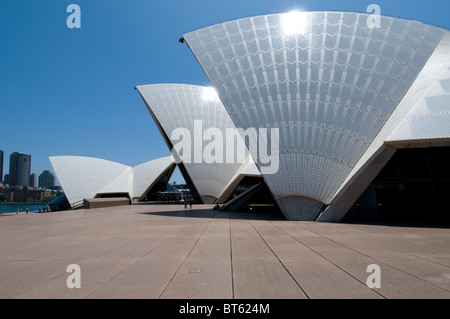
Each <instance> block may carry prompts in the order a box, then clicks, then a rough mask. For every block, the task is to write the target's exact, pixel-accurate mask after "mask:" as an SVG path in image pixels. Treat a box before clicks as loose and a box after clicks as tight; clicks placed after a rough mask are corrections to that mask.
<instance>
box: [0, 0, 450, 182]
mask: <svg viewBox="0 0 450 319" xmlns="http://www.w3.org/2000/svg"><path fill="white" fill-rule="evenodd" d="M72 3H74V4H77V5H79V6H80V8H81V28H80V29H69V28H68V27H67V25H66V20H67V17H68V16H69V15H70V13H67V12H66V9H67V7H68V5H69V4H72ZM371 3H374V4H378V5H379V6H380V7H381V13H382V14H383V15H389V16H399V17H403V18H408V19H414V20H419V21H423V22H427V23H431V24H434V25H438V26H441V27H444V28H447V29H450V21H449V20H448V12H449V9H450V2H449V1H448V0H429V1H414V0H409V1H407V0H395V1H394V0H389V1H376V0H372V1H361V0H339V1H336V0H304V1H294V0H277V1H274V0H270V1H268V0H251V1H250V0H227V1H216V0H128V1H123V0H69V1H64V0H40V1H37V0H1V2H0V125H1V135H0V136H1V138H0V149H1V150H3V151H4V152H5V163H4V167H3V170H4V173H8V171H9V155H10V154H11V153H12V152H15V151H17V152H23V153H27V154H31V155H32V167H31V169H32V172H34V173H37V174H38V175H39V174H40V173H41V172H42V171H43V170H45V169H52V167H51V164H50V161H49V160H48V157H49V156H57V155H80V156H91V157H98V158H103V159H108V160H112V161H116V162H119V163H123V164H126V165H130V166H135V165H138V164H140V163H143V162H146V161H149V160H152V159H156V158H159V157H163V156H168V155H169V154H170V153H169V150H168V149H167V147H166V145H165V143H164V141H163V139H162V137H161V135H160V133H159V131H158V129H157V128H156V125H155V124H154V122H153V120H152V118H151V116H150V114H149V113H148V111H147V108H146V107H145V104H144V102H143V101H142V99H141V98H140V96H139V94H138V92H137V91H136V90H134V87H135V86H136V85H142V84H152V83H186V84H196V85H210V84H209V81H208V79H207V78H206V76H205V75H204V73H203V71H202V69H201V68H200V66H199V64H198V62H197V61H196V60H195V58H194V56H193V54H192V53H191V51H190V50H189V48H188V47H187V46H186V44H180V43H179V42H178V39H179V38H180V37H181V35H182V34H183V33H186V32H189V31H192V30H195V29H198V28H201V27H205V26H208V25H212V24H216V23H220V22H225V21H228V20H233V19H237V18H243V17H247V16H254V15H260V14H269V13H279V12H287V11H291V10H305V11H316V10H320V11H326V10H333V11H358V12H365V11H366V8H367V6H368V5H369V4H371ZM172 181H176V182H182V181H183V179H182V177H181V174H180V173H179V172H178V171H176V172H175V174H174V176H173V177H172Z"/></svg>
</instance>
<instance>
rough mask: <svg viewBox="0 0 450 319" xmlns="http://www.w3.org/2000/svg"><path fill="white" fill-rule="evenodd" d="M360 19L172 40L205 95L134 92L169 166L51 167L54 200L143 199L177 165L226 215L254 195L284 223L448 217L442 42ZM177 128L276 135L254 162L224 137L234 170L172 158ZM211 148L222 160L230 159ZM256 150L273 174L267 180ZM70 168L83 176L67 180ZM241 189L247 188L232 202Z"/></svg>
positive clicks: (274, 22) (330, 15) (275, 21)
mask: <svg viewBox="0 0 450 319" xmlns="http://www.w3.org/2000/svg"><path fill="white" fill-rule="evenodd" d="M372 18H373V17H371V16H370V15H369V14H362V13H349V12H292V13H283V14H271V15H264V16H255V17H249V18H243V19H238V20H234V21H229V22H225V23H220V24H217V25H213V26H209V27H205V28H202V29H199V30H195V31H192V32H189V33H186V34H184V35H183V37H182V38H181V39H180V41H181V42H183V43H186V44H187V46H188V47H189V49H190V50H191V51H192V53H193V54H194V56H195V57H196V59H197V61H198V63H199V65H200V67H201V68H202V69H203V71H204V72H205V74H206V75H207V77H208V79H209V81H210V82H211V84H212V87H213V88H211V87H209V88H207V87H200V86H195V85H189V84H149V85H139V86H137V87H136V89H137V90H138V92H139V94H140V95H141V97H142V99H143V101H144V103H145V105H146V106H147V108H148V110H149V113H150V116H151V117H152V118H153V120H154V121H155V123H156V125H157V127H158V129H159V130H160V132H161V135H162V138H163V139H164V141H165V142H166V144H167V146H168V150H169V152H172V156H171V157H170V156H169V157H168V158H165V159H160V160H156V161H151V162H149V163H147V164H143V165H141V166H137V167H134V168H131V167H127V166H123V165H121V164H117V163H108V165H103V164H102V163H100V162H97V161H100V160H96V159H80V158H77V157H55V158H52V159H51V161H52V165H53V167H54V169H55V172H56V174H57V176H58V179H59V180H60V182H61V186H62V187H63V189H64V191H65V193H66V196H67V198H68V199H69V201H70V202H71V203H73V202H74V201H80V200H81V199H82V198H84V197H86V196H91V197H93V196H98V194H106V193H108V192H111V193H117V192H122V193H127V194H129V196H130V197H133V198H138V199H142V196H144V194H146V193H147V192H148V190H149V189H150V188H151V187H153V185H154V183H155V182H156V181H158V180H161V177H162V176H166V177H170V174H171V172H172V171H173V167H174V165H178V167H179V168H180V171H181V173H182V174H183V176H184V178H185V180H186V182H187V184H188V185H189V188H190V190H191V193H192V194H193V195H194V196H195V198H196V199H197V200H198V202H202V203H224V204H225V205H226V206H227V205H228V203H229V202H231V204H229V207H230V208H231V207H234V208H236V209H237V208H239V207H238V206H239V205H241V206H240V207H244V206H245V205H244V204H242V203H241V204H239V205H237V204H235V205H234V206H233V203H237V202H239V198H240V197H242V199H245V200H246V201H247V202H248V201H251V198H252V197H251V196H250V195H249V194H250V193H251V192H252V191H253V192H256V191H258V190H259V191H261V188H264V190H265V193H264V194H265V195H264V196H263V197H265V198H266V199H267V198H268V201H270V202H271V203H272V205H273V206H271V207H273V208H274V209H275V208H276V209H278V210H279V211H280V212H281V214H282V215H283V216H284V217H285V218H286V219H289V220H308V221H319V222H339V221H342V220H344V219H345V218H349V216H353V217H355V216H356V217H358V216H359V217H366V218H371V217H374V218H375V217H378V218H380V217H383V216H384V217H386V216H387V215H388V214H391V216H393V215H395V214H397V217H398V218H402V216H404V215H402V214H415V213H414V212H415V211H418V213H417V216H420V215H425V214H441V215H442V216H443V215H445V214H444V213H445V210H447V212H446V213H447V215H448V214H450V212H449V211H448V208H445V207H446V205H445V203H444V202H445V201H444V199H445V196H446V195H448V194H449V192H450V186H449V185H450V169H449V166H448V160H449V159H450V155H449V154H450V150H449V146H450V32H449V31H447V30H445V29H442V28H439V27H436V26H432V25H428V24H424V23H422V22H418V21H412V20H405V19H400V18H393V17H387V16H380V17H378V19H379V21H378V23H377V24H376V25H374V24H372V25H371V24H370V23H369V22H370V21H369V20H370V19H372ZM198 123H201V125H202V131H201V132H200V133H199V132H197V131H198V130H199V129H198V125H197V124H198ZM180 128H183V129H186V130H187V131H188V132H190V133H191V135H192V136H195V135H196V134H202V133H206V132H207V130H208V128H214V129H217V130H219V131H221V132H227V130H228V129H230V130H231V129H235V130H237V131H238V132H241V133H242V132H248V130H249V129H255V130H259V131H261V130H266V131H267V130H273V129H276V130H277V131H276V132H277V139H272V138H266V139H265V140H264V141H265V142H266V145H265V151H266V152H262V150H261V148H260V147H252V146H251V144H252V143H251V142H252V140H251V138H248V136H245V135H244V134H241V135H239V134H236V135H235V136H233V138H234V139H235V140H236V143H235V144H234V145H235V146H236V147H237V145H241V144H243V145H245V148H244V151H241V153H243V154H241V155H242V156H241V158H244V159H245V160H241V161H237V160H236V161H215V162H214V161H213V162H207V161H205V160H204V158H203V161H195V160H194V161H190V160H186V158H187V157H186V156H185V155H186V154H188V155H190V156H191V158H193V159H195V158H197V159H200V158H202V155H204V154H202V152H204V151H205V149H204V148H199V147H196V146H195V145H192V149H190V150H188V149H186V147H184V148H183V150H182V152H183V154H181V152H180V149H179V148H177V144H178V143H179V142H180V135H177V134H174V132H178V131H177V129H180ZM215 137H216V138H218V137H217V136H215ZM210 138H211V139H212V137H211V136H210ZM221 138H223V139H224V140H225V134H224V136H222V137H221ZM205 144H207V143H205ZM222 144H223V145H225V147H224V149H223V150H222V151H223V153H229V152H232V153H233V154H234V152H236V153H238V152H239V150H236V149H235V148H232V147H231V148H230V147H229V146H228V144H227V143H225V142H223V143H222ZM259 146H260V145H259ZM214 152H219V150H217V149H216V150H214ZM269 153H270V155H271V160H272V162H271V164H273V162H274V160H275V159H276V162H277V163H276V164H277V165H276V170H267V169H266V168H267V163H268V161H267V154H269ZM214 154H216V155H217V153H214ZM86 167H89V169H91V170H92V171H93V173H92V174H91V173H89V172H88V170H86ZM98 167H101V168H102V169H97V168H98ZM81 168H83V170H81ZM79 170H80V171H83V172H86V174H87V175H89V176H91V177H92V178H91V179H89V178H88V179H84V178H83V179H81V178H79V175H78V174H77V172H78V171H79ZM94 176H101V178H100V177H94ZM81 181H82V182H81ZM243 184H246V186H247V190H246V191H244V192H243V193H242V194H241V195H240V196H238V197H234V198H233V196H232V194H233V193H234V191H235V189H236V187H239V185H241V186H242V185H243ZM81 189H84V190H85V192H81V191H80V190H81ZM242 205H244V206H242ZM447 215H445V216H446V218H448V216H447ZM442 216H441V217H442ZM445 216H444V217H445Z"/></svg>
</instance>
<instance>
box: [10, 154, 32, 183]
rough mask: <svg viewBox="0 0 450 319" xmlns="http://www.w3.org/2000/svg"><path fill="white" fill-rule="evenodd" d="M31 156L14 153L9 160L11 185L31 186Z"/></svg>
mask: <svg viewBox="0 0 450 319" xmlns="http://www.w3.org/2000/svg"><path fill="white" fill-rule="evenodd" d="M30 171H31V155H28V154H23V153H18V152H14V153H12V154H11V156H10V158H9V181H8V182H9V185H11V186H13V185H17V186H29V185H30Z"/></svg>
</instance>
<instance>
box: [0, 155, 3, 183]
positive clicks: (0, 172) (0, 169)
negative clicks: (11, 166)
mask: <svg viewBox="0 0 450 319" xmlns="http://www.w3.org/2000/svg"><path fill="white" fill-rule="evenodd" d="M2 180H3V151H2V150H0V181H2Z"/></svg>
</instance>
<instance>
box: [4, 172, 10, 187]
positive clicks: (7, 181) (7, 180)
mask: <svg viewBox="0 0 450 319" xmlns="http://www.w3.org/2000/svg"><path fill="white" fill-rule="evenodd" d="M3 184H4V185H6V184H9V174H5V178H4V179H3Z"/></svg>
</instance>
